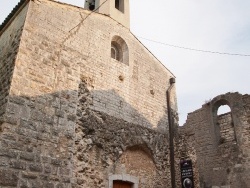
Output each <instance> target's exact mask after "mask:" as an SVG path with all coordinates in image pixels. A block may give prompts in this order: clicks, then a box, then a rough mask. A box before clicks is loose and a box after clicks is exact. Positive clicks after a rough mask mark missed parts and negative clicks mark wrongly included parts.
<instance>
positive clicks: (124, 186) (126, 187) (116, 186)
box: [113, 180, 133, 188]
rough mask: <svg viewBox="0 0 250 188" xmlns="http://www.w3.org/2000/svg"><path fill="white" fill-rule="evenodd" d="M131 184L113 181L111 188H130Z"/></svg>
mask: <svg viewBox="0 0 250 188" xmlns="http://www.w3.org/2000/svg"><path fill="white" fill-rule="evenodd" d="M132 186H133V183H130V182H126V181H120V180H114V181H113V188H132Z"/></svg>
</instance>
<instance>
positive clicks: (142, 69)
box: [0, 0, 176, 188]
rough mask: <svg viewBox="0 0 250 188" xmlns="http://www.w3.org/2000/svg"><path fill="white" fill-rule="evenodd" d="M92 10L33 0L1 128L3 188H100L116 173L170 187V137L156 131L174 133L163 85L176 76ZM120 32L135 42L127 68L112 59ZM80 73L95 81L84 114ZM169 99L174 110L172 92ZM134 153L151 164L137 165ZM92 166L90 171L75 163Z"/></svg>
mask: <svg viewBox="0 0 250 188" xmlns="http://www.w3.org/2000/svg"><path fill="white" fill-rule="evenodd" d="M88 13H90V12H88V11H85V10H82V9H80V8H78V7H73V6H69V5H65V4H60V3H56V2H53V1H47V0H46V1H43V0H39V1H36V0H35V1H30V2H29V9H28V13H27V18H26V22H25V27H24V29H23V32H22V37H21V41H20V44H19V51H18V55H17V58H16V61H15V68H14V73H13V77H12V83H11V87H10V92H9V101H8V103H7V106H6V114H5V118H4V122H3V124H2V132H1V133H0V140H1V148H0V161H1V167H0V168H1V170H2V171H1V173H0V177H1V178H0V186H2V187H8V186H12V187H58V188H59V187H73V186H80V185H81V186H82V185H83V184H86V185H89V186H90V187H91V186H92V185H95V186H97V187H103V186H108V184H109V181H110V179H109V175H110V173H111V174H112V173H116V174H118V175H119V174H120V173H127V174H132V175H131V177H132V176H133V177H134V176H136V177H137V178H138V181H139V182H140V184H141V185H143V184H144V185H145V184H146V183H145V182H151V183H150V184H151V187H153V186H156V187H157V186H158V187H162V186H163V185H166V184H168V183H169V174H168V173H169V172H168V157H167V147H166V146H167V144H166V143H165V142H162V140H164V141H166V134H165V132H164V131H162V133H159V132H156V131H154V130H153V129H152V128H156V129H158V130H166V129H167V115H166V105H165V104H166V95H165V91H166V89H167V87H168V85H169V84H168V80H169V78H170V77H172V76H173V75H172V74H171V73H170V72H169V71H168V70H167V69H166V68H165V67H163V65H162V64H160V62H159V61H158V60H157V59H156V58H155V57H154V56H153V55H152V54H150V53H149V52H148V51H147V50H146V49H145V47H143V45H142V44H141V43H140V42H139V41H138V40H137V39H135V37H134V36H133V35H132V34H131V33H130V31H129V30H128V29H126V28H124V27H123V26H122V25H119V24H117V22H115V21H114V20H112V19H110V18H109V17H107V16H104V15H99V14H96V13H93V14H91V16H88ZM87 16H88V18H87ZM115 35H118V36H120V37H121V38H123V39H124V41H125V42H126V43H127V45H128V48H129V64H124V63H122V62H119V61H116V60H114V59H111V57H110V46H111V39H112V38H113V36H115ZM17 45H18V44H17ZM83 77H84V78H87V79H89V80H91V82H92V84H91V88H92V89H91V99H92V100H91V105H89V106H88V108H87V109H83V112H86V114H80V115H79V114H78V111H77V110H79V108H81V106H80V105H81V104H82V102H81V101H80V100H79V97H80V96H82V95H81V94H82V93H81V92H80V91H81V88H80V89H79V84H80V83H81V81H82V80H81V78H83ZM79 92H80V93H79ZM81 100H84V98H81ZM172 104H173V108H174V110H176V101H175V94H174V91H173V95H172ZM83 112H82V113H83ZM88 113H90V115H89V114H88ZM76 122H77V123H76ZM86 122H87V123H86ZM78 133H79V134H78ZM163 133H164V134H163ZM83 135H84V136H83ZM78 136H80V138H82V140H81V142H80V143H81V144H83V145H81V146H78ZM81 136H82V137H81ZM78 147H79V151H76V150H75V149H76V148H78ZM134 148H138V149H136V150H135V151H136V152H135V153H134ZM85 150H86V153H85ZM123 153H125V154H124V157H123V156H122V154H123ZM80 154H82V155H83V156H79V158H78V155H80ZM106 154H107V158H105V156H106ZM85 155H86V156H85ZM130 156H135V157H136V156H137V157H138V156H141V157H142V158H143V159H145V160H146V162H145V164H150V166H149V168H144V167H143V166H142V167H140V166H139V167H138V168H137V169H136V170H134V171H133V170H131V168H130V167H129V166H128V162H126V161H127V160H129V159H130V158H131V157H130ZM86 157H87V159H86ZM102 157H104V159H102ZM85 160H87V162H86V161H85ZM82 162H84V163H82ZM116 165H117V168H116ZM141 165H143V163H142V164H141ZM76 166H77V168H75V167H76ZM85 166H86V169H87V171H86V172H88V173H82V172H85V170H86V169H82V170H79V169H78V167H79V168H85ZM106 167H109V168H107V169H106ZM75 169H76V170H75ZM100 169H101V170H102V171H100ZM151 169H154V173H153V174H152V175H148V174H147V172H148V171H149V170H151ZM78 170H79V171H78ZM164 174H167V176H165V175H164ZM95 177H96V178H95ZM114 177H115V176H112V178H114ZM127 177H130V176H127ZM98 178H99V179H98ZM86 179H87V181H86ZM153 180H154V181H153ZM82 181H83V184H82ZM85 181H86V182H85ZM152 182H154V184H153V183H152ZM95 186H94V187H95Z"/></svg>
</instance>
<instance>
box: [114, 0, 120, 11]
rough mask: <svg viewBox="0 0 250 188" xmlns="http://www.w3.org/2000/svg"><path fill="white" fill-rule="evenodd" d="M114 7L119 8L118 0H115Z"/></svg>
mask: <svg viewBox="0 0 250 188" xmlns="http://www.w3.org/2000/svg"><path fill="white" fill-rule="evenodd" d="M115 8H116V9H118V10H120V0H115Z"/></svg>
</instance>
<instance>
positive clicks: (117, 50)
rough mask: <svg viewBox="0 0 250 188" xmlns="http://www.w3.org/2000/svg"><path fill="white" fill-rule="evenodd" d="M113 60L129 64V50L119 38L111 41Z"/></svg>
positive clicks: (115, 37)
mask: <svg viewBox="0 0 250 188" xmlns="http://www.w3.org/2000/svg"><path fill="white" fill-rule="evenodd" d="M111 58H113V59H115V60H117V61H120V62H122V63H125V64H127V65H128V64H129V50H128V46H127V44H126V42H125V41H124V40H123V39H122V38H121V37H119V36H114V37H113V38H112V40H111Z"/></svg>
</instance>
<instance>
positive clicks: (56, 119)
mask: <svg viewBox="0 0 250 188" xmlns="http://www.w3.org/2000/svg"><path fill="white" fill-rule="evenodd" d="M81 90H82V91H81ZM87 90H88V89H87V88H86V87H83V88H81V87H79V91H61V92H55V93H51V94H45V95H40V96H34V97H33V96H9V98H8V105H7V108H6V112H5V115H4V121H3V123H2V125H1V127H2V132H1V134H0V141H1V143H2V144H1V147H4V148H6V152H7V151H10V152H13V151H14V152H16V151H18V152H21V155H22V156H21V157H22V159H23V160H28V161H29V160H30V161H32V162H31V163H32V164H30V165H29V166H27V167H26V166H24V167H22V168H21V169H26V168H27V169H31V170H32V169H33V168H34V171H37V172H39V173H40V172H41V173H42V172H43V171H44V172H45V171H46V169H45V167H46V164H47V163H48V164H50V165H51V166H52V167H53V168H54V166H55V168H59V171H60V173H59V174H57V175H56V176H58V179H59V182H60V181H63V179H66V178H65V177H72V163H73V161H74V153H75V152H76V150H77V149H78V148H76V147H75V144H76V141H77V139H78V136H80V137H82V135H81V134H86V135H89V136H90V137H89V139H85V141H86V143H87V145H86V146H87V147H88V146H91V145H93V144H95V145H96V146H95V147H103V150H105V148H106V149H107V151H109V150H111V149H112V150H111V151H110V152H111V154H112V156H113V155H114V156H120V155H121V151H123V150H124V149H126V148H127V147H132V146H135V145H138V144H139V145H142V144H145V143H147V146H148V147H149V146H150V147H149V148H150V151H152V156H153V158H154V160H153V161H154V162H155V163H156V167H157V169H158V171H159V172H161V173H162V172H164V170H165V168H163V167H165V166H166V165H167V161H168V160H167V153H168V147H166V146H167V144H168V143H167V140H168V139H167V136H166V135H167V134H163V133H162V132H157V131H154V130H152V129H150V128H149V127H152V125H151V124H150V122H149V121H148V120H147V119H146V118H145V117H144V116H143V115H141V114H140V113H139V112H138V111H137V110H135V109H134V108H133V107H132V106H131V105H130V104H128V103H126V101H125V100H124V99H123V98H122V97H120V96H119V95H118V94H117V93H116V92H114V91H113V90H111V91H96V90H94V91H87ZM102 97H106V99H105V100H106V103H104V104H106V106H105V105H104V107H103V109H102V110H104V112H105V107H109V108H111V107H113V108H115V109H117V106H116V105H120V104H122V105H121V106H120V109H119V108H118V114H116V115H120V116H119V117H120V119H119V118H113V117H112V116H110V115H107V114H105V113H104V112H102V113H99V112H98V111H96V110H97V109H92V108H94V107H93V104H95V103H97V104H102V103H101V102H102V101H103V100H102V99H103V98H102ZM86 105H87V106H86ZM88 105H89V106H88ZM111 109H112V108H111ZM88 111H94V113H93V112H90V114H91V115H92V116H91V117H92V119H91V117H90V116H89V113H88ZM127 112H129V115H130V116H128V117H134V119H132V120H136V121H138V122H139V123H142V124H143V125H144V124H145V125H146V126H145V127H143V126H140V124H139V125H138V124H134V123H129V122H127V121H126V120H124V119H123V117H124V113H127ZM96 114H97V115H96ZM78 117H81V118H85V120H87V121H81V120H80V119H78ZM93 117H94V118H93ZM102 118H104V119H102ZM92 120H94V121H96V122H97V125H96V130H95V129H94V127H93V128H92V129H91V127H92V126H89V125H92ZM79 121H81V123H82V124H81V126H79V130H82V129H86V127H87V128H88V129H86V130H84V131H82V132H80V131H79V130H76V127H77V125H76V122H77V124H78V122H79ZM102 121H104V123H98V122H102ZM87 124H89V125H87ZM103 125H105V127H102V126H103ZM137 125H138V126H137ZM123 129H124V130H126V129H128V130H127V131H123ZM77 131H79V132H77ZM98 131H99V132H100V135H105V136H106V137H107V139H108V136H109V135H110V134H108V133H111V137H110V138H109V140H110V141H108V140H106V137H105V139H103V142H99V141H101V140H102V139H101V138H102V137H101V136H99V134H97V133H98ZM114 131H115V132H114ZM78 133H80V134H78ZM94 133H96V134H95V135H96V136H94V137H93V134H94ZM118 133H119V134H121V137H120V136H117V137H116V138H117V139H118V141H119V142H117V143H116V142H114V144H113V145H112V147H108V146H105V144H104V143H106V142H110V143H112V142H111V141H113V140H114V141H116V140H115V139H113V138H112V135H113V136H114V134H118ZM124 133H126V135H125V136H124V138H123V137H122V135H123V134H124ZM97 137H98V138H97ZM130 137H131V138H130ZM94 138H96V141H95V140H94ZM118 143H119V145H117V144H118ZM120 143H121V144H120ZM125 143H126V144H125ZM122 144H124V146H123V145H122ZM91 147H92V146H91ZM122 147H125V148H123V149H122V150H121V151H120V148H122ZM88 149H91V148H87V151H88ZM97 151H98V150H97ZM105 151H106V150H105ZM159 151H160V152H159ZM82 153H84V152H82ZM111 154H110V155H111ZM33 155H34V156H35V157H33ZM15 157H16V160H18V156H14V158H15ZM77 157H78V156H77ZM80 157H81V156H80ZM118 158H119V157H118ZM118 158H116V157H115V158H114V160H117V159H118ZM45 159H46V160H45ZM111 159H112V158H111ZM82 160H83V159H82V158H79V161H82ZM104 161H105V160H104ZM33 162H34V164H33ZM101 162H103V161H102V160H101ZM107 162H108V161H107ZM163 164H164V165H163ZM23 165H28V163H27V164H26V163H23ZM32 165H33V166H32ZM34 165H35V166H34ZM8 168H12V167H11V164H8V165H7V166H6V169H8ZM43 168H44V169H43ZM52 170H53V169H52ZM15 181H16V182H17V181H18V178H15ZM31 181H33V180H31ZM158 181H159V182H161V179H160V178H159V180H157V182H158ZM16 182H14V183H13V182H12V183H11V182H10V184H11V185H12V186H16V185H17V183H16ZM23 183H25V181H23ZM31 184H33V185H35V184H36V181H35V180H34V182H33V183H31ZM0 185H1V181H0ZM39 187H46V186H45V185H43V184H41V185H40V184H39Z"/></svg>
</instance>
